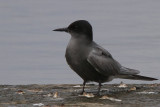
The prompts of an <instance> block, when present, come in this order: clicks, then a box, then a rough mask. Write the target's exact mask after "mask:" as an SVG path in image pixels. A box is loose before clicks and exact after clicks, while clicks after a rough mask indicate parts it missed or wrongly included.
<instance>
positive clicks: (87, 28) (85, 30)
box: [53, 20, 93, 40]
mask: <svg viewBox="0 0 160 107" xmlns="http://www.w3.org/2000/svg"><path fill="white" fill-rule="evenodd" d="M53 31H65V32H68V33H70V34H71V35H72V36H74V35H76V34H78V36H80V35H83V36H85V37H86V38H87V39H89V40H93V34H92V26H91V25H90V24H89V22H88V21H86V20H78V21H75V22H73V23H71V24H70V25H69V26H68V27H67V28H60V29H55V30H53ZM76 36H77V35H76Z"/></svg>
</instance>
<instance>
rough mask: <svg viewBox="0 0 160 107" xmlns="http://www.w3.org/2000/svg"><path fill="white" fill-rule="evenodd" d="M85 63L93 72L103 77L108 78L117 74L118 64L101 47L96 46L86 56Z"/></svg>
mask: <svg viewBox="0 0 160 107" xmlns="http://www.w3.org/2000/svg"><path fill="white" fill-rule="evenodd" d="M87 61H88V62H89V63H90V64H91V65H92V66H93V67H94V68H95V70H96V71H97V72H99V73H101V74H103V75H106V76H110V75H116V74H118V72H119V70H120V67H121V66H120V64H119V63H118V62H117V61H115V60H114V59H113V58H112V56H111V54H110V53H109V52H108V51H107V50H105V49H103V48H102V47H99V46H96V47H94V48H93V50H92V51H91V52H90V54H89V55H88V58H87Z"/></svg>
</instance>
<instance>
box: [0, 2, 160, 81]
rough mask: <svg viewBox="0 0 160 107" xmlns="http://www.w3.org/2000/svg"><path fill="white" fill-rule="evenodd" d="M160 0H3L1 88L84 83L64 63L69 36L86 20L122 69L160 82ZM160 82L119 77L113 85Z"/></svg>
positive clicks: (0, 19) (0, 14)
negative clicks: (71, 27) (70, 28)
mask: <svg viewBox="0 0 160 107" xmlns="http://www.w3.org/2000/svg"><path fill="white" fill-rule="evenodd" d="M159 4H160V1H158V0H154V1H150V0H141V1H139V0H132V1H128V0H120V1H119V0H107V1H106V0H102V1H99V2H97V0H92V1H89V0H88V1H80V0H79V1H75V0H68V1H60V0H54V1H53V0H34V1H33V0H1V1H0V84H65V83H69V84H71V83H82V80H81V78H80V77H78V76H77V75H76V74H75V73H74V72H73V71H72V70H71V69H70V68H69V67H68V65H67V63H66V61H65V57H64V54H65V48H66V45H67V43H68V41H69V39H70V35H69V34H67V33H58V32H52V30H53V29H55V28H59V27H65V26H67V25H69V24H70V23H71V22H73V21H75V20H78V19H85V20H88V21H89V22H90V23H91V24H92V26H93V30H94V40H95V41H96V42H97V43H99V44H100V45H102V46H103V47H104V48H106V49H107V50H108V51H109V52H110V53H111V54H112V55H113V57H114V58H115V59H116V60H118V61H119V62H120V63H121V64H122V65H124V66H127V67H130V68H135V69H138V70H140V71H141V75H146V76H151V77H155V78H158V79H160V29H159V28H160V6H159ZM120 81H123V82H125V83H159V82H160V81H154V82H148V81H147V82H146V81H130V80H120V79H116V80H114V81H112V82H110V83H120Z"/></svg>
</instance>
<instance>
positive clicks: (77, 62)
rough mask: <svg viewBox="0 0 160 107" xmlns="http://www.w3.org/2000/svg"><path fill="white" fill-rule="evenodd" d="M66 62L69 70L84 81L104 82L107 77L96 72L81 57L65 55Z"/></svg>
mask: <svg viewBox="0 0 160 107" xmlns="http://www.w3.org/2000/svg"><path fill="white" fill-rule="evenodd" d="M66 61H67V63H68V65H69V66H70V68H71V69H72V70H73V71H75V72H76V73H77V74H78V75H79V76H80V77H81V78H82V79H83V80H85V81H95V82H99V81H101V82H105V81H107V80H108V78H109V77H106V76H104V75H102V74H100V73H99V72H97V71H96V70H95V69H94V68H93V67H92V66H91V65H90V63H88V62H87V59H86V58H84V57H82V56H81V55H78V54H76V55H72V56H71V55H70V54H68V53H66Z"/></svg>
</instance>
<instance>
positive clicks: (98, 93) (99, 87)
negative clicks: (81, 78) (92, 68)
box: [97, 82, 102, 95]
mask: <svg viewBox="0 0 160 107" xmlns="http://www.w3.org/2000/svg"><path fill="white" fill-rule="evenodd" d="M101 86H102V85H101V82H99V86H98V92H97V95H100V90H101Z"/></svg>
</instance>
